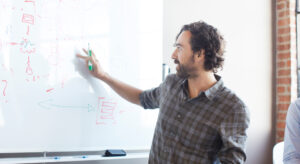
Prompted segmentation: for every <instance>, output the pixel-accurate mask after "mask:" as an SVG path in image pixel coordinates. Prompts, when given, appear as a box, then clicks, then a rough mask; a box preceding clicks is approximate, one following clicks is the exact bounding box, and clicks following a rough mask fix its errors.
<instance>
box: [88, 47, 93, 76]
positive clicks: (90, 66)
mask: <svg viewBox="0 0 300 164" xmlns="http://www.w3.org/2000/svg"><path fill="white" fill-rule="evenodd" d="M88 54H89V56H92V50H91V49H90V43H88ZM88 65H89V70H90V71H92V70H93V64H92V62H91V61H90V60H89V63H88Z"/></svg>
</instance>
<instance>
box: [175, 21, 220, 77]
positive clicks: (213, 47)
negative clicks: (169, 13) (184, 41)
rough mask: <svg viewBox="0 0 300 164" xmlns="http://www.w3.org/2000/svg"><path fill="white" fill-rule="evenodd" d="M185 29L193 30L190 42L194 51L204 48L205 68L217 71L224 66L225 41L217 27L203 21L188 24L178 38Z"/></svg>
mask: <svg viewBox="0 0 300 164" xmlns="http://www.w3.org/2000/svg"><path fill="white" fill-rule="evenodd" d="M183 31H190V32H191V34H192V36H191V39H190V44H191V47H192V50H193V52H194V53H196V52H198V51H200V50H202V49H204V51H205V61H204V69H205V70H207V71H213V72H214V73H216V72H217V71H218V69H219V68H221V69H222V68H223V63H224V57H223V54H224V49H225V41H224V39H223V36H222V35H221V34H219V32H218V30H217V29H216V28H214V27H213V26H211V25H209V24H207V23H205V22H203V21H199V22H194V23H191V24H186V25H184V26H183V27H182V28H181V30H180V32H179V34H178V35H177V36H176V40H177V39H178V37H179V35H180V34H181V33H182V32H183Z"/></svg>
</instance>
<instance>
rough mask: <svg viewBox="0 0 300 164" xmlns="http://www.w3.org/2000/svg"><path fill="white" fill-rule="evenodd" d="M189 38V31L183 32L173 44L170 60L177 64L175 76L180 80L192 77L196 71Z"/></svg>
mask: <svg viewBox="0 0 300 164" xmlns="http://www.w3.org/2000/svg"><path fill="white" fill-rule="evenodd" d="M191 36H192V34H191V33H190V32H189V31H183V32H182V33H181V34H180V35H179V37H178V38H177V40H176V43H175V44H174V46H175V47H176V49H175V51H174V52H173V54H172V59H174V63H175V64H177V66H176V71H177V73H176V74H177V76H179V77H182V78H188V77H191V76H193V73H194V72H195V71H196V70H197V68H196V66H195V59H194V53H193V51H192V48H191V45H190V38H191Z"/></svg>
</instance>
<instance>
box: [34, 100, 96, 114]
mask: <svg viewBox="0 0 300 164" xmlns="http://www.w3.org/2000/svg"><path fill="white" fill-rule="evenodd" d="M38 105H39V106H40V107H42V108H45V109H72V110H74V109H85V110H87V111H88V112H92V111H95V107H94V106H92V105H90V104H87V105H86V106H85V105H84V106H75V105H59V104H55V103H53V100H52V99H48V100H45V101H41V102H39V103H38Z"/></svg>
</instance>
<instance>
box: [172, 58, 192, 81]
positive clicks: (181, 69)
mask: <svg viewBox="0 0 300 164" xmlns="http://www.w3.org/2000/svg"><path fill="white" fill-rule="evenodd" d="M174 63H175V64H178V66H177V67H176V75H177V76H178V77H180V78H184V79H186V78H188V77H190V74H189V73H188V71H187V68H186V66H184V65H182V64H180V63H179V61H178V60H175V61H174Z"/></svg>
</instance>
